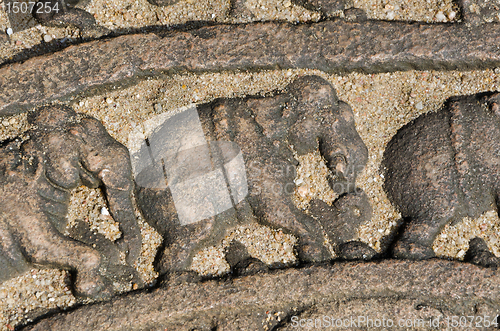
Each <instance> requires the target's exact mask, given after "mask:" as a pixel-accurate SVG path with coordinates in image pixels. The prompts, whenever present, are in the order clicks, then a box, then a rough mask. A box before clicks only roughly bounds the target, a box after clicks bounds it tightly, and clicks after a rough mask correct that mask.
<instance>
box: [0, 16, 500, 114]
mask: <svg viewBox="0 0 500 331" xmlns="http://www.w3.org/2000/svg"><path fill="white" fill-rule="evenodd" d="M499 37H500V29H498V26H497V25H495V24H484V25H482V26H479V27H476V28H474V29H470V28H468V27H466V26H464V25H449V24H446V25H445V24H432V25H426V24H416V23H396V22H376V21H367V22H363V23H360V22H346V21H343V20H336V21H325V22H320V23H316V24H307V25H292V24H287V23H275V22H268V23H256V24H247V25H234V26H228V25H219V26H213V27H203V28H200V29H196V30H191V31H187V32H173V33H166V34H165V35H164V36H162V37H160V36H158V35H155V34H145V35H127V36H121V37H117V38H113V39H110V40H105V41H94V42H90V43H85V44H81V45H77V46H72V47H69V48H67V49H65V50H63V51H60V52H56V53H54V54H50V55H45V56H41V57H37V58H33V59H30V60H27V61H25V62H24V63H22V64H21V63H15V64H9V65H6V66H4V67H2V68H1V69H0V91H2V92H1V93H0V116H5V115H9V114H16V113H19V112H22V111H25V110H27V109H29V108H30V107H33V106H36V105H39V104H42V103H46V102H49V101H53V100H56V99H64V98H68V97H70V96H72V95H75V94H77V93H79V92H84V91H88V92H89V93H90V92H92V91H96V90H98V89H99V88H105V87H109V86H120V85H123V84H127V83H128V84H132V83H133V81H134V79H133V78H137V79H143V78H145V77H150V76H155V75H158V74H160V73H165V72H170V73H172V72H181V71H191V72H200V71H220V70H247V69H248V70H252V69H270V68H312V69H320V70H323V71H327V72H338V73H346V72H351V71H362V72H372V73H374V72H384V71H398V70H411V69H437V70H443V69H467V70H470V69H479V68H492V67H496V66H500V50H499V49H498V47H497V45H498V44H499Z"/></svg>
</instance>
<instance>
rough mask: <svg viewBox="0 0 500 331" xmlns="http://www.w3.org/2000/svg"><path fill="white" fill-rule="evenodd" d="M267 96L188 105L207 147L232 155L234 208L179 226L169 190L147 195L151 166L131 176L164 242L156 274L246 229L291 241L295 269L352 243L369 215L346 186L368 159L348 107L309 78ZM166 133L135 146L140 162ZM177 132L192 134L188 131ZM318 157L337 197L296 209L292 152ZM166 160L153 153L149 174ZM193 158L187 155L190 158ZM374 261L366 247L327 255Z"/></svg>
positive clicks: (364, 202) (360, 196)
mask: <svg viewBox="0 0 500 331" xmlns="http://www.w3.org/2000/svg"><path fill="white" fill-rule="evenodd" d="M273 94H274V96H272V97H265V98H262V97H247V98H245V99H237V98H234V99H222V100H216V101H215V102H212V103H210V104H205V105H200V106H199V107H198V116H199V117H200V120H201V125H202V127H203V131H204V134H205V136H206V137H207V139H208V140H209V141H220V140H222V141H231V142H234V143H236V144H237V145H238V146H239V148H241V151H242V155H243V159H244V160H245V161H244V162H245V166H246V176H247V177H246V180H247V182H248V192H249V195H248V198H246V199H245V200H243V201H242V202H240V203H238V204H237V205H236V206H234V209H231V210H228V211H227V212H224V213H222V214H220V215H217V216H214V217H211V218H208V219H204V220H203V221H200V222H197V223H194V224H188V225H183V224H181V222H180V221H179V218H180V217H178V211H176V208H175V204H174V203H173V199H172V194H171V189H170V187H169V188H167V189H158V188H155V187H161V185H158V184H162V183H163V182H164V181H165V178H163V176H160V178H158V177H157V176H155V175H154V174H155V173H156V171H155V169H156V165H152V166H151V167H150V168H146V169H145V170H143V171H141V173H140V174H139V175H138V176H136V183H137V185H136V186H137V194H136V197H137V202H138V205H139V207H140V208H141V210H142V212H143V214H144V217H145V219H146V220H147V221H148V222H149V223H150V224H151V225H152V226H153V227H154V228H155V229H157V230H158V231H159V232H160V233H161V234H162V235H163V236H164V238H165V241H166V243H167V247H166V249H165V250H164V252H163V256H162V257H161V258H160V265H159V267H158V269H159V271H160V273H166V272H167V271H169V270H175V271H183V270H188V267H189V266H190V264H191V259H192V257H193V255H194V254H195V253H197V252H198V251H199V250H201V249H203V248H208V247H209V246H213V245H217V244H219V243H220V242H221V241H222V239H223V238H224V237H225V236H226V235H227V234H228V231H229V229H230V228H234V227H236V226H237V225H239V224H245V223H248V222H252V221H253V222H255V221H257V222H260V223H263V224H265V225H271V226H273V227H275V228H283V229H284V230H285V231H289V232H291V233H292V234H294V235H296V236H297V237H298V238H299V243H298V245H297V250H298V255H299V258H300V259H301V260H302V261H315V262H320V261H325V260H330V259H332V257H333V256H332V254H331V252H330V250H331V249H332V248H331V246H329V245H332V246H333V247H334V248H333V249H339V248H341V247H342V245H344V244H346V243H348V242H350V241H352V240H354V239H355V237H356V235H357V233H358V231H359V228H360V226H361V224H364V223H365V222H367V221H369V220H370V218H371V207H370V204H369V202H368V199H367V197H366V194H365V193H364V192H363V191H362V190H361V189H357V188H356V184H355V183H356V177H357V175H358V174H359V173H360V172H361V171H362V170H363V168H364V166H365V164H366V161H367V159H368V151H367V149H366V146H365V145H364V143H363V141H362V140H361V138H360V137H359V135H358V133H357V132H356V129H355V125H354V117H353V114H352V110H351V108H350V107H349V106H348V105H347V104H346V103H344V102H342V101H340V100H338V98H337V94H336V92H335V89H334V88H333V87H332V86H331V84H330V83H328V82H327V81H326V80H324V79H323V78H320V77H318V76H305V77H301V78H299V79H297V80H296V81H294V82H293V83H292V84H290V85H289V86H288V87H287V88H286V90H285V92H281V93H280V92H278V91H275V92H274V93H273ZM172 129H173V128H172V127H171V126H169V125H166V126H165V127H160V128H158V129H157V130H155V132H154V134H152V135H151V136H149V138H148V139H149V142H150V145H143V146H144V148H143V150H141V151H139V154H144V155H147V153H148V152H147V148H149V146H153V145H155V146H156V144H158V145H159V146H165V147H163V148H165V149H167V148H168V147H166V146H167V144H166V143H164V142H162V141H158V139H160V138H158V137H165V136H167V134H166V132H164V131H165V130H169V131H172ZM182 130H189V132H195V131H194V130H193V129H192V128H182ZM176 146H177V145H176ZM160 148H161V147H159V148H158V149H160ZM155 150H156V149H155ZM318 150H319V151H320V153H321V155H322V157H323V158H324V159H325V162H326V164H327V166H328V169H329V171H330V173H329V175H328V177H329V180H330V183H331V186H332V188H334V189H335V190H336V192H335V193H336V194H337V197H340V198H339V199H337V200H335V201H330V204H328V203H325V202H323V201H321V200H313V201H312V202H311V203H310V206H308V208H307V209H306V210H305V211H304V210H300V209H298V208H297V207H296V206H295V205H294V203H293V200H292V196H293V195H294V193H295V190H296V184H295V183H294V180H295V178H296V174H297V170H296V166H297V164H298V162H297V160H296V159H295V158H294V153H293V152H295V154H296V155H299V156H303V155H306V154H309V153H312V152H315V151H318ZM141 152H142V153H141ZM167 152H168V151H163V150H162V151H161V154H159V155H154V157H155V158H160V157H165V159H164V162H162V164H161V165H160V166H158V169H160V168H162V169H164V167H165V164H167V167H168V164H169V163H170V162H169V161H168V160H169V158H168V155H167V154H168V153H167ZM159 153H160V152H159ZM212 153H214V152H212ZM202 155H203V154H202V153H199V154H198V153H197V154H196V157H197V159H199V158H200V157H201V156H202ZM183 157H185V155H184V156H183ZM132 158H134V155H133V156H132ZM178 158H180V157H178ZM178 158H177V157H176V158H175V160H176V162H179V161H177V160H178ZM194 161H195V160H193V161H192V162H194ZM209 161H211V162H212V163H215V164H217V163H218V161H217V160H216V159H213V160H208V161H207V164H210V162H209ZM158 162H159V161H158ZM201 166H202V165H200V167H201ZM227 176H229V175H227ZM168 180H169V183H171V182H172V180H174V181H175V180H177V178H172V176H171V177H169V178H168ZM157 182H159V183H157ZM299 184H300V183H299ZM169 185H170V184H169ZM303 188H304V189H305V190H306V191H307V188H305V187H303ZM191 189H193V188H191ZM214 194H215V193H214ZM304 195H306V194H304ZM332 202H333V204H332ZM198 208H203V206H202V205H199V206H198ZM325 242H326V243H329V245H325ZM356 248H359V249H356ZM357 252H359V253H357ZM374 254H375V251H374V250H373V249H371V248H370V247H369V246H368V245H366V244H365V243H361V242H357V243H356V245H353V246H351V249H350V250H349V254H345V255H342V254H336V255H341V256H342V257H345V258H349V259H363V258H364V259H370V258H371V257H373V255H374ZM233 264H237V262H235V263H233Z"/></svg>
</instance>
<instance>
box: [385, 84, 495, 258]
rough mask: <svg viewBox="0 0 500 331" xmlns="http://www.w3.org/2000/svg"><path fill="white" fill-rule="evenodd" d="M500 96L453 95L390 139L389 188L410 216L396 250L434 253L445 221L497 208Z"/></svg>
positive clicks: (401, 254)
mask: <svg viewBox="0 0 500 331" xmlns="http://www.w3.org/2000/svg"><path fill="white" fill-rule="evenodd" d="M499 98H500V97H499V94H498V93H495V94H491V95H487V96H484V95H476V96H468V97H455V98H452V99H450V100H449V101H448V102H447V104H446V105H445V107H444V109H442V110H440V111H438V112H432V113H428V114H426V115H423V116H420V117H419V118H417V119H416V120H414V121H412V122H411V123H409V124H407V125H405V126H404V127H403V128H401V129H400V130H399V131H398V133H397V134H396V135H395V136H394V137H393V138H392V140H391V141H390V142H389V144H388V145H387V148H386V150H385V152H384V162H383V167H384V168H385V174H384V176H385V189H386V192H387V195H388V197H389V199H391V201H392V202H393V203H394V204H395V205H396V206H398V208H399V210H400V212H401V214H402V216H403V217H404V218H406V220H408V224H407V226H406V227H405V229H404V231H403V233H402V237H401V238H400V239H399V241H398V243H397V244H396V246H395V255H396V256H398V257H401V258H409V259H425V258H430V257H433V256H435V253H434V250H433V248H432V245H433V242H434V240H435V239H436V236H437V235H438V234H439V233H441V231H442V230H443V228H444V227H445V225H447V224H456V223H458V222H460V221H461V220H462V219H463V218H465V217H470V218H478V217H479V216H481V215H482V214H484V213H485V212H487V211H490V210H494V211H496V210H497V209H498V208H497V205H496V201H497V199H498V192H499V187H498V182H499V174H498V169H499V168H500V160H499V157H498V153H497V151H498V148H499V144H498V139H497V138H496V137H500V117H499V116H500V106H499V104H500V101H499Z"/></svg>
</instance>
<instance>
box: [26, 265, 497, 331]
mask: <svg viewBox="0 0 500 331" xmlns="http://www.w3.org/2000/svg"><path fill="white" fill-rule="evenodd" d="M499 290H500V282H499V275H498V273H496V272H495V271H493V270H491V269H485V268H480V267H477V266H474V265H471V264H466V263H460V262H451V261H443V260H428V261H420V262H411V261H400V260H384V261H380V262H370V263H357V262H349V263H337V264H334V265H331V266H312V267H307V268H302V269H293V268H291V269H285V270H278V271H275V272H272V273H268V274H259V275H253V276H247V277H242V278H237V279H233V280H209V281H206V282H202V283H189V282H185V281H182V280H181V281H179V282H175V281H174V282H172V281H171V282H169V283H168V284H167V285H166V286H165V287H160V288H158V289H156V290H154V291H152V292H151V293H146V292H142V293H135V294H131V295H128V296H125V297H121V298H116V299H115V300H113V301H112V302H107V303H102V304H96V305H92V306H84V307H81V308H79V309H77V310H75V311H72V312H69V313H66V314H58V315H55V316H52V317H50V318H47V319H45V320H42V321H40V322H39V323H37V324H36V325H33V326H30V327H27V328H25V329H26V330H55V329H57V330H79V331H83V330H125V329H126V330H139V329H140V330H143V329H149V328H151V327H154V329H160V328H162V327H169V326H173V325H178V326H183V327H186V326H189V327H194V328H196V329H198V328H200V329H203V327H209V328H211V327H213V325H212V324H214V325H215V326H217V325H223V324H225V323H226V322H227V320H228V319H230V320H237V318H240V317H241V318H243V317H244V316H247V317H248V316H257V315H259V314H258V313H259V312H260V311H261V310H262V312H265V311H282V312H285V314H288V318H289V317H290V314H300V312H302V311H305V310H307V309H308V308H310V307H312V306H314V305H316V306H318V305H327V304H328V303H331V302H335V301H339V300H349V299H356V300H358V299H370V298H392V299H391V300H393V301H394V308H396V307H397V303H398V302H399V301H400V300H403V299H404V300H406V301H408V300H410V301H412V302H415V303H416V304H418V303H422V304H425V305H430V306H431V307H432V306H433V305H434V306H435V307H433V308H434V309H437V310H439V311H440V312H441V313H442V314H444V315H445V316H448V315H449V316H451V315H458V316H460V315H467V314H471V313H472V314H474V311H475V310H476V308H477V307H478V306H482V307H486V310H488V311H497V310H498V309H499V308H500V301H499V299H498V298H497V297H496V293H498V291H499ZM373 309H374V311H375V307H374V308H373ZM415 309H417V310H418V308H417V307H416V308H415ZM483 311H484V309H483ZM366 314H367V315H370V312H369V311H368V312H366ZM257 317H258V316H257ZM257 317H256V318H257ZM261 317H262V316H261ZM347 317H348V316H347ZM245 318H246V317H245ZM259 318H260V317H258V318H257V322H255V323H257V324H258V323H260V322H258V321H260V319H259ZM283 318H286V316H283ZM250 320H251V319H250ZM207 323H208V324H207ZM257 324H253V325H248V326H247V329H248V330H255V326H256V325H257ZM221 329H224V328H221ZM243 329H245V328H243Z"/></svg>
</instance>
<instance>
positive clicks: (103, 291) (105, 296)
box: [75, 273, 114, 301]
mask: <svg viewBox="0 0 500 331" xmlns="http://www.w3.org/2000/svg"><path fill="white" fill-rule="evenodd" d="M113 294H114V292H113V290H112V285H111V282H110V281H108V280H106V279H105V278H104V277H102V276H100V275H98V274H95V273H89V274H78V275H77V280H76V282H75V295H76V296H79V297H86V298H91V299H94V300H99V301H100V300H109V299H111V297H112V296H113Z"/></svg>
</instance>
